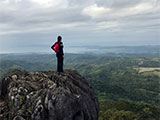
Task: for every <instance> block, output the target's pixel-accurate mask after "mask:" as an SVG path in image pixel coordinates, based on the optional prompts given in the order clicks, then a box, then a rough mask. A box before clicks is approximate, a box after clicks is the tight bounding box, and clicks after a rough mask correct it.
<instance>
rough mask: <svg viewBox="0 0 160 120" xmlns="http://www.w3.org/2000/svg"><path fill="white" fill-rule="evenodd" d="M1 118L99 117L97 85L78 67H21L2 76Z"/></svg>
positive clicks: (78, 119)
mask: <svg viewBox="0 0 160 120" xmlns="http://www.w3.org/2000/svg"><path fill="white" fill-rule="evenodd" d="M0 99H1V101H0V103H1V104H2V103H3V107H1V108H0V120H1V119H5V118H6V119H9V120H98V112H99V104H98V99H97V97H96V95H95V93H94V91H93V88H92V87H91V85H90V84H89V83H88V81H87V80H86V79H85V78H84V77H82V76H81V75H79V74H78V73H77V71H75V70H66V71H65V74H64V75H59V74H58V73H57V72H55V71H45V72H26V71H17V72H16V73H14V74H12V75H10V76H7V77H5V78H3V79H1V80H0Z"/></svg>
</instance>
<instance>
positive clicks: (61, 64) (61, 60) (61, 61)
mask: <svg viewBox="0 0 160 120" xmlns="http://www.w3.org/2000/svg"><path fill="white" fill-rule="evenodd" d="M60 72H63V57H62V56H61V57H60Z"/></svg>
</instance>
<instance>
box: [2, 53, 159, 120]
mask: <svg viewBox="0 0 160 120" xmlns="http://www.w3.org/2000/svg"><path fill="white" fill-rule="evenodd" d="M159 61H160V58H159V57H139V55H138V57H137V56H135V55H134V56H123V57H122V56H117V57H113V56H105V55H89V54H66V55H65V66H64V67H65V69H76V70H77V71H78V72H79V73H80V74H81V75H83V76H84V77H86V78H87V79H88V80H89V81H90V83H91V84H92V86H93V88H94V89H95V92H96V94H97V96H98V98H99V101H100V117H99V120H158V117H160V96H159V93H160V87H159V86H160V71H159V70H154V68H159V67H160V62H159ZM142 68H143V70H144V69H145V70H146V69H149V70H151V71H144V72H139V69H142ZM15 69H21V70H22V69H24V70H27V71H46V70H56V57H55V56H54V55H49V54H48V55H47V54H46V55H44V54H30V55H1V59H0V76H1V77H4V76H6V75H7V74H13V72H18V70H17V71H15ZM22 101H23V98H22ZM30 112H31V111H30V110H29V111H28V113H30Z"/></svg>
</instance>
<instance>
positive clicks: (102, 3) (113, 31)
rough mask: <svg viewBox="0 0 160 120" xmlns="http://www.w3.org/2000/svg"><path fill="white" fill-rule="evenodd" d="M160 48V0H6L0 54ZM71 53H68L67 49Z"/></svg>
mask: <svg viewBox="0 0 160 120" xmlns="http://www.w3.org/2000/svg"><path fill="white" fill-rule="evenodd" d="M58 35H62V36H63V38H64V44H65V46H66V48H67V46H81V45H96V44H98V45H99V46H109V45H112V46H117V45H156V44H160V42H159V41H160V0H0V50H1V51H0V52H1V53H2V52H35V51H36V52H37V51H40V52H46V51H49V49H50V48H49V47H50V46H51V44H52V43H53V42H54V41H55V40H56V37H57V36H58ZM66 51H67V50H66Z"/></svg>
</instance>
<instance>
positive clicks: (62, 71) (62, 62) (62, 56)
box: [61, 56, 64, 72]
mask: <svg viewBox="0 0 160 120" xmlns="http://www.w3.org/2000/svg"><path fill="white" fill-rule="evenodd" d="M61 72H64V71H63V56H62V57H61Z"/></svg>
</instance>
